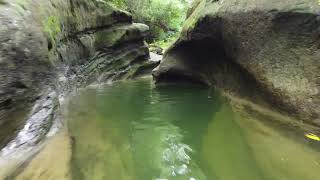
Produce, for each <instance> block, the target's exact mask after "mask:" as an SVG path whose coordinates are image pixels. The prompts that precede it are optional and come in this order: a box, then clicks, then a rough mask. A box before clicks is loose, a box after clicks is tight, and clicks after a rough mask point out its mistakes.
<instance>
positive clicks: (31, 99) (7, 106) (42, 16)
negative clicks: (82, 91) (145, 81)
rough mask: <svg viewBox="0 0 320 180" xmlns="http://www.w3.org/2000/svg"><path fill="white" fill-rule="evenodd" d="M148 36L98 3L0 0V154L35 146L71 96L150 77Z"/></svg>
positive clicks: (125, 17) (87, 0)
mask: <svg viewBox="0 0 320 180" xmlns="http://www.w3.org/2000/svg"><path fill="white" fill-rule="evenodd" d="M148 29H149V28H148V26H146V25H143V24H135V23H133V22H132V17H131V15H130V14H128V13H127V12H124V11H121V10H118V9H115V8H114V7H112V6H110V5H108V4H107V3H105V2H104V1H99V0H45V1H43V0H24V1H21V0H0V148H1V147H3V146H4V145H6V144H7V143H8V142H9V141H10V140H12V139H13V138H14V137H15V136H16V135H17V133H16V132H18V131H20V130H21V129H22V131H23V132H20V133H19V135H18V136H17V138H18V140H15V142H14V144H13V145H12V146H11V147H14V146H20V145H25V144H26V142H25V141H26V140H27V141H28V142H27V144H28V143H30V144H32V143H37V142H38V141H39V139H41V137H43V136H44V135H45V134H46V133H47V131H48V130H49V129H50V127H51V125H52V123H53V122H52V119H55V118H57V117H56V116H57V114H56V110H57V108H58V106H59V101H58V98H59V97H62V96H64V95H65V94H67V93H68V92H70V91H72V90H73V89H75V88H77V87H84V86H86V85H88V84H90V83H94V82H102V81H112V80H119V79H127V78H132V77H136V76H138V75H139V72H138V71H141V70H139V69H140V68H141V67H148V68H149V69H148V71H149V72H150V71H151V69H152V68H154V67H155V66H156V65H157V64H155V63H152V62H149V61H148V58H149V50H148V48H147V46H146V44H145V43H144V37H145V35H146V34H147V33H148ZM146 71H147V70H145V71H144V73H146ZM26 122H29V123H31V124H32V125H31V126H28V127H26V126H25V124H26ZM28 133H31V134H32V135H30V134H28ZM20 136H21V137H20ZM26 137H28V138H26ZM19 138H20V140H19ZM30 139H32V141H31V140H30Z"/></svg>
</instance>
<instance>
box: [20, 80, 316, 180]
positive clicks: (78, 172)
mask: <svg viewBox="0 0 320 180" xmlns="http://www.w3.org/2000/svg"><path fill="white" fill-rule="evenodd" d="M67 102H68V103H66V104H65V105H64V106H63V108H64V116H65V118H66V119H67V121H68V128H69V133H68V134H67V135H65V136H64V138H62V137H61V136H58V140H56V142H53V143H52V144H51V145H49V146H48V147H47V148H46V150H44V151H45V152H48V154H46V155H45V156H46V157H47V158H44V159H43V161H40V162H36V161H35V162H34V163H31V164H30V166H29V167H27V168H26V169H25V170H24V171H22V172H21V173H20V175H18V176H17V179H50V177H51V178H53V179H74V180H85V179H90V180H103V179H108V180H119V179H121V180H150V179H154V180H163V179H168V180H239V179H246V180H257V179H259V180H279V179H290V180H301V179H303V180H315V179H317V177H318V170H319V168H320V158H319V157H320V151H319V149H320V146H319V144H317V143H316V142H315V141H312V140H309V139H307V138H306V137H304V134H303V133H300V132H297V131H295V130H293V129H288V128H286V127H284V128H274V126H278V124H272V123H271V124H270V122H269V123H266V122H265V120H266V119H265V117H263V116H261V117H259V116H256V115H254V114H250V113H247V112H244V111H242V112H241V111H240V110H237V109H236V108H235V107H234V106H232V105H231V104H229V102H228V100H226V99H225V98H224V97H223V96H222V95H221V94H220V93H219V92H215V91H212V90H210V89H207V88H203V87H188V88H186V87H178V86H173V87H172V86H171V87H159V88H155V87H154V85H153V83H152V81H150V79H142V80H136V81H127V82H118V83H114V84H112V85H97V86H90V87H88V88H86V89H82V90H80V91H79V92H78V93H77V94H75V95H73V96H71V97H70V99H69V100H67ZM68 139H69V141H68ZM66 141H67V142H66ZM64 143H65V144H69V145H65V146H64V145H62V144H64ZM50 149H51V150H50ZM50 152H51V154H50ZM55 152H57V153H58V154H59V155H58V156H57V155H56V156H57V157H69V158H66V159H69V161H70V162H65V161H61V158H60V159H59V158H58V159H57V160H54V158H48V157H50V156H52V155H53V156H55V155H54V154H55ZM40 156H41V154H40ZM46 161H49V162H50V163H49V162H48V163H46ZM306 162H307V163H306ZM37 163H40V164H42V166H39V164H38V165H37ZM56 163H58V164H59V163H60V164H61V165H60V166H59V165H58V166H55V167H56V168H52V166H53V165H55V164H56ZM46 164H48V167H45V165H46ZM43 165H44V166H43ZM46 168H47V169H46ZM41 172H42V173H41ZM61 172H64V173H61Z"/></svg>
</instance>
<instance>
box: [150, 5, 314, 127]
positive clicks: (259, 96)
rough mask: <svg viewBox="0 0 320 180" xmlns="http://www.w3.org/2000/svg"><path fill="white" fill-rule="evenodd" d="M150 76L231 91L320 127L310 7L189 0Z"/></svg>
mask: <svg viewBox="0 0 320 180" xmlns="http://www.w3.org/2000/svg"><path fill="white" fill-rule="evenodd" d="M193 4H194V5H193V7H192V8H191V9H190V10H189V12H188V19H187V20H186V22H185V25H184V28H183V31H182V33H181V36H180V38H179V40H178V41H177V42H176V43H175V44H174V45H173V46H172V47H171V48H170V49H169V50H168V51H167V52H166V54H165V56H164V60H163V62H162V63H161V65H160V67H159V68H158V69H157V70H156V71H155V72H154V77H155V79H156V81H157V82H158V83H161V82H172V81H173V82H177V81H189V82H190V81H192V82H197V83H201V84H206V85H209V86H216V87H220V88H222V89H225V90H228V91H231V92H235V93H237V94H238V95H241V96H242V97H244V98H246V99H249V100H251V101H253V102H255V103H259V104H264V105H267V106H269V107H272V108H275V109H277V110H280V111H282V112H286V113H288V114H289V115H292V116H295V117H297V118H298V119H299V120H301V121H306V122H308V123H310V124H314V125H318V126H320V76H319V72H320V49H319V48H320V14H319V13H320V4H319V2H318V1H317V0H290V1H277V0H259V1H256V0H213V1H208V0H207V1H206V0H195V1H194V3H193Z"/></svg>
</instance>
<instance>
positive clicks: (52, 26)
mask: <svg viewBox="0 0 320 180" xmlns="http://www.w3.org/2000/svg"><path fill="white" fill-rule="evenodd" d="M43 27H44V32H46V33H47V34H48V36H49V38H50V41H51V43H52V45H55V41H56V38H57V35H58V34H59V33H60V32H61V28H60V22H59V19H58V18H57V17H56V16H49V17H48V18H47V20H46V21H44V23H43Z"/></svg>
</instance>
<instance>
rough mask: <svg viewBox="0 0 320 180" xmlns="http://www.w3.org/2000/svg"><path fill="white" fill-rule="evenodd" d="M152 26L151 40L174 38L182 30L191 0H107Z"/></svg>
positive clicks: (149, 39) (136, 20) (138, 20)
mask: <svg viewBox="0 0 320 180" xmlns="http://www.w3.org/2000/svg"><path fill="white" fill-rule="evenodd" d="M105 1H107V2H111V3H112V4H113V5H115V6H116V7H118V8H121V9H124V10H127V11H129V12H130V13H132V15H133V18H134V21H135V22H140V23H144V24H147V25H148V26H149V27H150V36H149V38H148V39H147V40H148V41H149V42H153V41H163V40H165V39H167V38H172V37H173V36H176V35H177V32H179V31H180V30H181V26H182V23H183V21H184V20H185V17H186V12H187V9H188V7H189V4H190V3H189V2H190V0H105Z"/></svg>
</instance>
